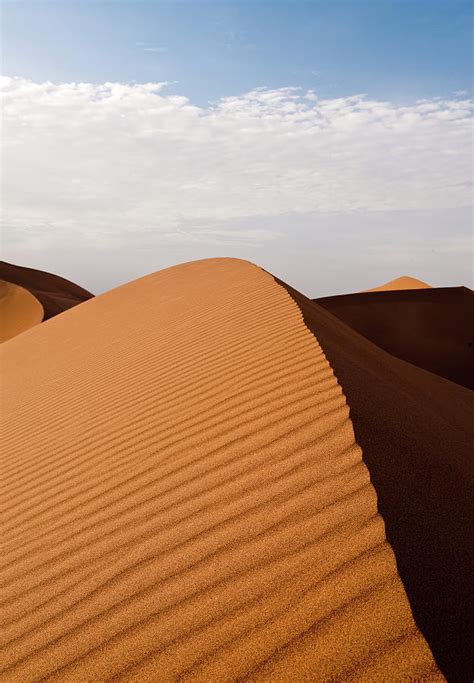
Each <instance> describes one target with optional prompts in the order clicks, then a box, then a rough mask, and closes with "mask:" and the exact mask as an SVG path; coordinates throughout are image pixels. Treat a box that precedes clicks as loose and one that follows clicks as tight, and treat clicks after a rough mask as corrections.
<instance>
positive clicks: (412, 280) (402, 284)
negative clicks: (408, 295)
mask: <svg viewBox="0 0 474 683" xmlns="http://www.w3.org/2000/svg"><path fill="white" fill-rule="evenodd" d="M430 287H431V285H427V284H426V282H423V281H422V280H417V278H416V277H409V276H408V275H402V276H401V277H397V278H395V280H389V282H385V284H383V285H379V286H378V287H373V288H372V289H367V290H366V291H367V292H385V291H387V290H398V289H429V288H430Z"/></svg>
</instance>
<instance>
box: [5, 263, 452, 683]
mask: <svg viewBox="0 0 474 683" xmlns="http://www.w3.org/2000/svg"><path fill="white" fill-rule="evenodd" d="M3 366H4V368H5V379H4V387H5V392H6V395H7V396H8V400H6V401H4V405H3V423H4V438H3V451H4V455H3V456H2V472H3V483H2V494H1V510H2V512H1V518H2V527H3V528H2V531H1V536H2V539H3V541H4V549H3V554H2V559H1V570H0V585H1V591H0V592H1V612H2V617H1V619H2V622H3V623H2V627H3V628H2V631H1V660H0V671H1V674H0V679H1V680H2V681H22V682H25V683H26V682H27V681H38V680H43V679H45V680H50V681H54V680H57V681H68V680H74V681H102V680H110V679H113V680H136V681H151V680H159V681H174V680H200V681H232V680H240V679H248V680H270V681H290V680H308V681H315V680H317V681H337V680H361V681H375V680H424V681H425V680H442V679H443V677H442V675H441V674H440V672H439V671H438V669H437V666H436V665H435V662H434V660H433V657H432V654H431V652H430V649H429V647H428V645H427V643H426V641H425V640H424V638H423V636H422V635H421V633H420V632H419V630H418V628H417V626H416V624H415V622H414V620H413V617H412V613H411V610H410V606H409V603H408V600H407V596H406V594H405V590H404V587H403V585H402V582H401V580H400V578H399V576H398V573H397V568H396V563H395V557H394V554H393V552H392V549H391V546H390V545H389V544H388V542H387V540H386V537H385V527H384V522H383V520H382V518H381V516H380V515H379V514H378V512H377V497H376V493H375V490H374V488H373V486H372V484H371V481H370V477H369V472H368V469H367V467H366V465H365V464H364V462H363V460H362V455H363V454H362V451H361V449H360V447H359V446H358V444H357V443H356V441H355V438H354V431H353V426H352V422H351V419H350V417H349V407H348V405H347V403H346V400H345V396H344V394H343V392H342V389H341V387H340V385H339V384H338V382H337V379H336V377H335V376H334V373H333V371H332V369H331V367H330V365H329V363H328V361H327V359H326V356H325V354H324V353H323V350H322V349H321V347H320V346H319V344H318V342H317V340H316V338H315V337H314V336H313V334H312V333H311V332H310V331H309V330H308V329H307V327H306V326H305V324H304V321H303V317H302V314H301V311H300V309H299V308H298V306H297V304H296V303H295V302H294V300H293V299H292V298H291V297H290V296H289V294H288V293H287V291H285V289H284V288H283V287H281V286H280V285H278V284H277V283H276V282H275V280H274V279H273V278H272V277H271V276H270V275H269V274H267V273H265V272H264V271H262V270H261V269H259V268H258V267H256V266H254V265H252V264H250V263H247V262H243V261H238V260H234V259H212V260H206V261H199V262H193V263H188V264H185V265H181V266H177V267H174V268H170V269H168V270H164V271H161V272H158V273H156V274H154V275H150V276H148V277H146V278H143V279H141V280H137V281H135V282H132V283H130V284H128V285H126V286H123V287H120V288H118V289H115V290H112V291H111V292H108V293H107V294H104V295H102V296H99V297H97V298H96V299H93V300H91V301H88V302H86V303H83V304H81V305H80V306H78V307H76V308H74V309H73V310H70V311H66V312H64V313H62V314H61V315H59V316H57V317H55V318H53V319H51V320H49V321H47V322H46V323H43V324H42V325H40V326H39V327H37V328H36V329H34V330H31V331H30V332H28V334H24V335H20V336H18V337H17V338H16V339H13V340H11V341H9V342H8V343H7V344H5V345H4V346H3Z"/></svg>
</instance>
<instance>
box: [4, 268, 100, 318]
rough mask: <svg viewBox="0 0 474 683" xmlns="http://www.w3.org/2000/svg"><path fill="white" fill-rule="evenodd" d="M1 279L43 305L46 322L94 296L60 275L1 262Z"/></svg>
mask: <svg viewBox="0 0 474 683" xmlns="http://www.w3.org/2000/svg"><path fill="white" fill-rule="evenodd" d="M0 279H2V280H7V281H8V282H12V283H13V284H15V285H19V286H20V287H24V288H25V289H27V290H28V291H29V292H31V294H33V296H34V297H36V299H38V301H39V302H40V303H41V305H42V306H43V309H44V320H48V319H49V318H52V317H54V316H55V315H57V314H58V313H62V312H63V311H66V310H67V309H68V308H72V307H73V306H77V304H80V303H82V302H83V301H87V300H88V299H91V298H92V297H93V296H94V295H93V294H91V293H90V292H88V291H87V290H85V289H83V288H82V287H79V286H78V285H75V284H74V283H73V282H69V280H65V279H64V278H62V277H59V276H58V275H53V274H52V273H45V272H44V271H42V270H35V269H34V268H26V267H24V266H15V265H13V264H12V263H6V262H5V261H0Z"/></svg>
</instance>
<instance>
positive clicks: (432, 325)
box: [315, 287, 474, 389]
mask: <svg viewBox="0 0 474 683" xmlns="http://www.w3.org/2000/svg"><path fill="white" fill-rule="evenodd" d="M315 301H316V302H317V303H318V304H320V305H321V306H323V307H324V308H326V309H327V310H328V311H330V312H331V313H333V314H334V315H336V316H337V317H338V318H340V319H341V320H342V321H343V322H345V323H346V324H347V325H349V326H350V327H352V328H353V329H354V330H357V332H360V334H363V335H364V336H365V337H367V338H368V339H370V340H371V341H372V342H374V343H375V344H377V345H378V346H380V347H381V348H383V349H385V350H386V351H388V352H389V353H392V354H393V355H395V356H397V358H401V359H403V360H406V361H409V362H410V363H414V364H415V365H417V366H419V367H421V368H424V369H425V370H429V371H430V372H434V373H436V374H437V375H441V376H442V377H445V378H446V379H449V380H451V381H452V382H457V383H458V384H461V385H463V386H465V387H468V388H470V389H473V388H474V294H473V292H472V291H471V290H470V289H468V288H467V287H439V288H438V287H436V288H432V287H430V288H428V289H416V290H415V289H412V290H403V291H385V292H363V293H361V294H345V295H342V296H329V297H324V298H321V299H316V300H315Z"/></svg>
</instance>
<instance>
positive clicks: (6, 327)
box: [0, 280, 43, 343]
mask: <svg viewBox="0 0 474 683" xmlns="http://www.w3.org/2000/svg"><path fill="white" fill-rule="evenodd" d="M42 320H43V307H42V305H41V304H40V302H39V301H38V300H37V299H35V297H34V296H33V295H32V294H30V292H28V291H27V290H26V289H23V287H18V286H17V285H14V284H12V283H11V282H6V281H5V280H0V343H1V342H4V341H7V340H8V339H11V338H12V337H15V336H16V335H17V334H20V333H21V332H24V331H25V330H28V329H29V328H30V327H33V326H34V325H37V324H38V323H40V322H41V321H42Z"/></svg>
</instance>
